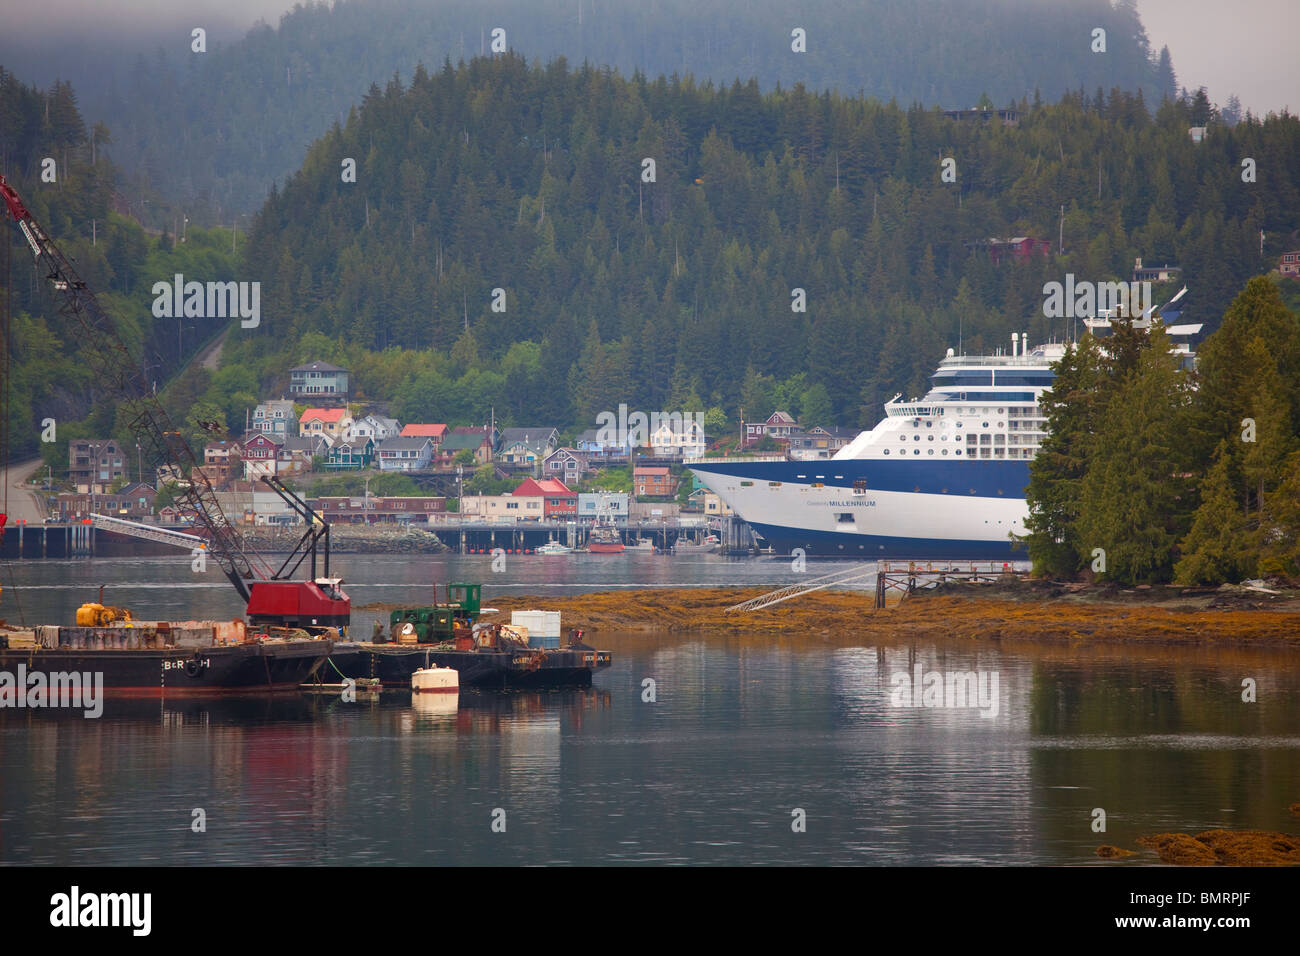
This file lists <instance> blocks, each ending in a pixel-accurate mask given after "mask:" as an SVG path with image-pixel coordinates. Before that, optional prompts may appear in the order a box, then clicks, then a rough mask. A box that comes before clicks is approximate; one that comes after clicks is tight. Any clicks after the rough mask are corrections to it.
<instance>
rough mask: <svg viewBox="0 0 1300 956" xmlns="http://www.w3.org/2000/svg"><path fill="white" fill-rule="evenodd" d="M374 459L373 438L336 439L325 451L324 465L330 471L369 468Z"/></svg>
mask: <svg viewBox="0 0 1300 956" xmlns="http://www.w3.org/2000/svg"><path fill="white" fill-rule="evenodd" d="M416 440H417V441H418V440H419V439H416ZM374 460H375V440H374V439H373V438H358V439H355V440H353V441H337V442H335V443H334V444H333V445H331V446H330V449H329V451H327V452H326V453H325V467H326V468H327V469H329V470H330V471H360V470H361V469H362V468H369V467H370V463H371V462H372V461H374Z"/></svg>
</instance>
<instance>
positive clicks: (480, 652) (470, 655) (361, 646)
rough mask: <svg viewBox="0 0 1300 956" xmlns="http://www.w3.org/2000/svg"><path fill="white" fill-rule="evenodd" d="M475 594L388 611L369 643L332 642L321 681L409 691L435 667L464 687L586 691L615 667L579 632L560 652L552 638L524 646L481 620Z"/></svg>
mask: <svg viewBox="0 0 1300 956" xmlns="http://www.w3.org/2000/svg"><path fill="white" fill-rule="evenodd" d="M480 593H481V585H478V584H449V585H448V586H447V600H446V601H445V602H441V603H437V602H436V594H435V603H434V604H432V605H428V606H425V607H410V608H399V609H398V610H395V611H393V612H392V613H391V614H390V615H389V627H388V632H387V634H385V633H384V631H383V628H382V626H380V625H379V623H378V622H376V625H375V630H376V633H375V636H374V638H372V640H370V641H365V642H344V643H336V644H335V646H334V649H333V652H332V653H331V654H330V655H329V660H328V662H327V663H326V665H325V666H324V667H322V668H321V670H320V672H319V679H320V680H322V681H333V680H336V679H338V678H352V679H355V680H362V679H378V680H379V681H380V682H381V683H382V684H384V685H385V686H393V687H401V688H403V689H409V688H410V686H411V677H412V675H414V674H415V672H416V671H417V670H419V669H420V668H430V667H435V666H436V667H440V668H442V667H447V668H452V669H454V670H455V671H457V672H458V673H459V674H460V684H461V686H465V687H495V688H537V687H556V686H577V687H589V686H591V679H592V676H593V675H594V674H595V672H596V671H598V670H604V669H605V668H607V667H609V666H610V665H611V664H612V663H613V655H612V654H611V653H610V652H609V651H602V650H597V649H596V648H594V647H589V646H587V645H586V644H584V643H582V632H581V631H573V632H571V633H570V634H569V636H568V639H567V642H566V643H565V644H564V646H560V642H559V639H558V636H557V637H556V639H555V641H554V642H553V643H552V642H550V641H549V640H548V641H545V642H538V641H530V640H529V635H528V631H527V629H526V628H522V627H516V626H514V625H509V624H497V623H490V622H485V621H482V620H480V617H481V616H482V615H483V614H487V613H491V609H484V608H483V607H482V606H481V603H480ZM557 626H558V621H557ZM541 643H550V644H551V646H540V644H541Z"/></svg>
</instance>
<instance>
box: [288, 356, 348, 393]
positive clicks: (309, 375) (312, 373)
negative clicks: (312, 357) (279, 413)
mask: <svg viewBox="0 0 1300 956" xmlns="http://www.w3.org/2000/svg"><path fill="white" fill-rule="evenodd" d="M289 394H290V395H292V396H293V397H294V398H296V399H299V400H301V401H307V402H319V401H327V402H336V401H337V402H346V401H347V400H348V371H347V369H343V368H339V367H338V366H337V365H331V364H330V363H329V362H308V363H307V364H306V365H299V366H298V367H297V368H293V369H290V370H289Z"/></svg>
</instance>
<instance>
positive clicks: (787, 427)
mask: <svg viewBox="0 0 1300 956" xmlns="http://www.w3.org/2000/svg"><path fill="white" fill-rule="evenodd" d="M798 428H799V423H798V422H796V421H795V420H794V419H793V418H791V417H790V415H789V414H788V413H787V412H781V411H777V412H773V413H772V414H771V415H768V416H767V418H766V419H765V420H764V421H761V422H746V423H745V444H746V445H752V444H753V443H754V442H756V441H758V440H759V439H761V438H762V437H763V436H764V435H770V436H771V437H772V438H775V439H777V440H779V441H784V440H785V439H787V438H789V437H790V435H791V434H793V433H794V432H795V431H796V430H797V429H798Z"/></svg>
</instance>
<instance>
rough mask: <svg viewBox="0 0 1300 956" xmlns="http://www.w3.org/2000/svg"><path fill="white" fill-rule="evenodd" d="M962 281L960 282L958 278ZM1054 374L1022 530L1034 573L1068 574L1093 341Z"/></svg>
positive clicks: (1088, 431)
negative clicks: (1045, 433) (1045, 424)
mask: <svg viewBox="0 0 1300 956" xmlns="http://www.w3.org/2000/svg"><path fill="white" fill-rule="evenodd" d="M963 281H964V280H963ZM1053 368H1054V370H1055V373H1056V377H1055V379H1054V380H1053V383H1052V389H1051V391H1049V392H1047V393H1046V394H1044V395H1043V398H1042V400H1041V407H1042V410H1043V413H1044V414H1045V415H1046V417H1047V437H1046V438H1044V439H1043V442H1042V445H1041V446H1040V449H1039V452H1038V455H1037V456H1036V457H1035V458H1034V460H1033V463H1032V464H1031V465H1030V467H1029V485H1028V487H1027V488H1026V490H1025V497H1026V499H1027V504H1028V506H1029V517H1028V518H1027V519H1026V520H1025V528H1026V530H1027V531H1028V532H1029V534H1028V535H1027V538H1026V541H1027V544H1028V549H1029V558H1030V560H1031V561H1032V562H1033V565H1034V572H1035V573H1036V574H1045V575H1048V576H1051V577H1062V576H1067V577H1068V576H1072V575H1073V574H1075V572H1077V571H1078V570H1079V569H1080V568H1081V567H1082V566H1083V565H1082V563H1081V558H1080V556H1081V554H1083V549H1082V546H1081V544H1080V542H1079V534H1078V529H1077V528H1076V526H1075V522H1076V520H1077V518H1078V514H1079V495H1080V488H1081V484H1082V481H1083V476H1084V474H1085V472H1086V469H1087V464H1088V461H1089V457H1090V450H1091V446H1092V442H1093V440H1094V436H1095V434H1096V428H1097V422H1098V419H1099V417H1100V413H1101V410H1102V408H1103V402H1104V400H1105V394H1104V391H1103V386H1104V384H1105V375H1104V372H1103V370H1102V355H1101V352H1100V350H1099V348H1098V346H1097V340H1096V339H1094V338H1093V337H1092V336H1091V335H1085V336H1084V337H1083V339H1082V340H1081V341H1080V342H1079V343H1078V344H1077V345H1076V346H1072V347H1070V348H1067V349H1066V352H1065V355H1064V356H1062V357H1061V359H1060V361H1058V362H1057V363H1056V364H1055V365H1054V366H1053Z"/></svg>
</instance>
